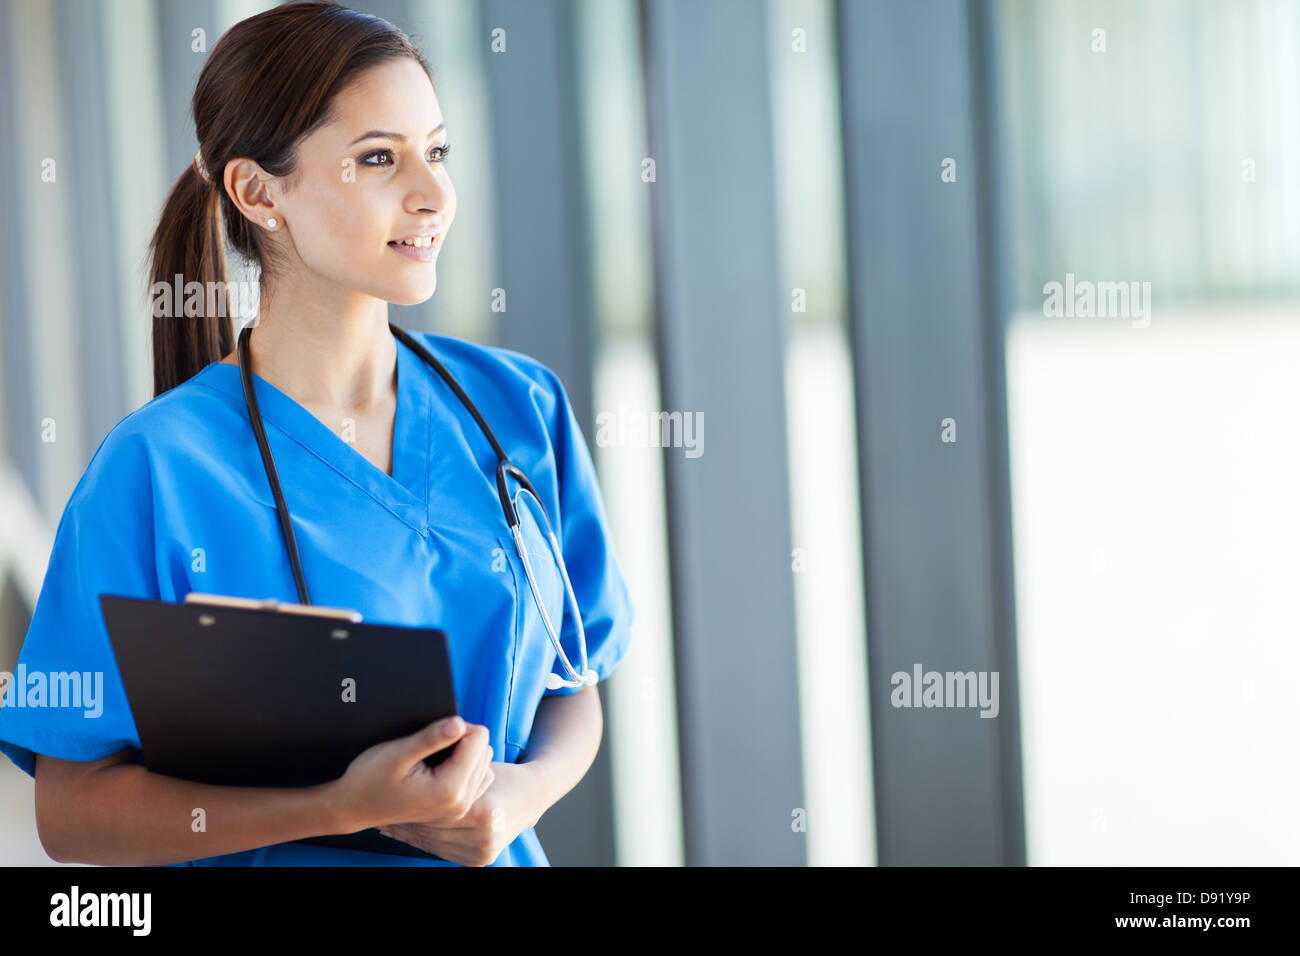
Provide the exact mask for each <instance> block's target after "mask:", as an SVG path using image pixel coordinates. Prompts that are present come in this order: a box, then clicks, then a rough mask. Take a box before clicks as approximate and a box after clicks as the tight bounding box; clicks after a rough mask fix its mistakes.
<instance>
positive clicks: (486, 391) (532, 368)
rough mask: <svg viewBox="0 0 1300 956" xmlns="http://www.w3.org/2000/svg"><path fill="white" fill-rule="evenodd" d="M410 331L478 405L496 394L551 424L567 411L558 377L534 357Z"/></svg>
mask: <svg viewBox="0 0 1300 956" xmlns="http://www.w3.org/2000/svg"><path fill="white" fill-rule="evenodd" d="M407 331H408V332H409V334H410V335H411V336H412V337H413V338H414V339H416V341H418V342H419V343H420V344H421V345H423V346H424V347H425V348H427V349H428V350H429V351H430V352H431V353H433V356H434V357H435V358H437V359H438V360H439V361H440V362H442V363H443V365H444V366H446V368H447V371H449V372H451V374H452V375H453V376H454V377H455V378H456V379H457V381H459V382H460V383H461V385H462V387H463V388H465V390H466V391H467V392H468V393H469V395H470V397H471V398H472V399H474V400H475V401H476V402H477V401H478V400H479V399H478V396H479V395H491V394H493V393H495V394H499V395H502V396H504V397H506V398H507V399H508V400H509V401H510V402H511V404H513V405H516V406H517V405H518V403H519V402H526V403H527V404H528V405H530V406H532V407H533V408H535V409H536V411H537V412H539V413H540V414H541V415H542V416H543V417H544V418H545V419H546V420H547V422H548V423H550V424H554V423H555V421H556V419H557V416H558V415H559V413H561V412H563V411H564V410H565V409H566V408H567V405H568V396H567V395H566V394H565V390H564V384H563V383H562V382H561V381H560V378H559V376H558V375H556V374H555V372H553V371H552V370H551V369H550V368H549V367H548V366H546V365H545V364H543V363H542V362H540V361H539V360H537V359H535V358H533V357H532V356H531V355H525V354H524V353H523V352H517V351H515V350H514V349H507V348H502V347H501V346H496V345H480V344H478V343H476V342H469V341H466V340H465V339H458V338H455V337H453V336H449V335H437V334H435V333H432V332H415V331H411V330H407ZM431 374H436V373H431Z"/></svg>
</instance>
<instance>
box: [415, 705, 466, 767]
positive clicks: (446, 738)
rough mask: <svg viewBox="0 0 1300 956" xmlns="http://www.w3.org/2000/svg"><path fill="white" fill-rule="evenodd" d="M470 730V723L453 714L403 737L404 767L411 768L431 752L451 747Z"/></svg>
mask: <svg viewBox="0 0 1300 956" xmlns="http://www.w3.org/2000/svg"><path fill="white" fill-rule="evenodd" d="M468 730H469V725H468V724H466V723H465V721H463V720H461V719H460V717H458V716H455V715H453V716H451V717H447V718H445V719H444V720H437V721H434V722H433V723H431V724H429V726H427V727H423V728H421V729H420V730H417V731H416V732H415V733H413V734H411V735H410V736H409V737H403V738H401V739H400V741H399V743H400V744H401V754H402V761H401V763H402V769H403V770H409V769H410V768H411V767H412V766H414V765H415V764H416V763H417V762H419V761H421V760H423V759H424V758H425V757H427V756H429V754H433V753H437V752H438V751H439V750H444V749H446V748H447V747H450V746H451V745H452V744H454V743H456V741H458V740H460V738H461V737H464V736H465V734H466V732H467V731H468Z"/></svg>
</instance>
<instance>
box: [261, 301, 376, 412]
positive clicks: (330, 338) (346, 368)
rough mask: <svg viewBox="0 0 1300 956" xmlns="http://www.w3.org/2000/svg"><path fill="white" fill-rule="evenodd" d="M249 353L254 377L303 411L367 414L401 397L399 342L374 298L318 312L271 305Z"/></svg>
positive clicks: (263, 316) (266, 310)
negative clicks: (305, 408) (308, 408)
mask: <svg viewBox="0 0 1300 956" xmlns="http://www.w3.org/2000/svg"><path fill="white" fill-rule="evenodd" d="M248 350H249V355H250V359H251V363H252V371H254V372H256V373H257V374H258V375H259V376H261V377H262V378H264V379H266V381H268V382H270V383H271V384H272V385H274V386H275V387H276V388H278V389H280V391H282V392H284V393H285V394H286V395H289V396H291V397H292V398H293V399H295V400H296V401H298V402H299V403H301V404H303V405H319V406H326V407H329V408H336V409H347V410H356V411H365V410H366V409H369V408H375V407H378V406H380V405H382V404H384V403H385V402H387V401H391V400H392V397H393V395H394V394H395V381H394V380H395V377H396V373H397V339H396V338H394V336H393V334H392V332H391V331H390V330H389V328H388V309H387V303H385V302H384V301H383V300H380V299H375V298H374V297H372V296H364V297H361V298H360V299H359V300H358V301H356V302H354V303H351V305H350V307H345V308H339V309H329V310H320V311H318V312H305V311H303V310H294V311H289V310H283V311H282V310H277V309H276V308H275V307H274V304H273V303H265V304H264V306H263V308H262V309H261V310H260V311H259V318H258V321H257V325H256V326H254V327H253V330H252V333H251V338H250V340H249V343H248Z"/></svg>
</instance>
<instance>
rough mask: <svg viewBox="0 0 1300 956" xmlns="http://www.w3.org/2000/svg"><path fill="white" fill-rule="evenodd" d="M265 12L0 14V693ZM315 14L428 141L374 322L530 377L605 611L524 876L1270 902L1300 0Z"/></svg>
mask: <svg viewBox="0 0 1300 956" xmlns="http://www.w3.org/2000/svg"><path fill="white" fill-rule="evenodd" d="M270 5H271V4H267V3H262V2H258V0H112V2H108V0H102V2H96V0H0V283H2V290H0V350H2V351H3V359H2V361H0V403H3V409H2V414H0V582H2V583H3V592H2V596H0V669H9V670H12V668H13V666H14V662H15V661H16V659H17V654H18V648H19V646H20V644H21V641H22V638H23V636H24V634H25V632H26V628H27V623H28V621H29V619H30V614H31V609H32V607H33V605H34V603H35V600H36V597H37V594H38V593H39V590H40V586H41V581H42V579H43V576H44V573H45V567H46V564H47V561H48V559H49V552H50V546H51V543H52V540H53V531H54V528H55V527H56V525H57V523H58V520H59V517H60V515H61V513H62V510H63V507H64V504H65V502H66V501H67V498H68V495H69V494H70V492H71V490H72V488H73V487H74V485H75V484H76V482H77V480H78V479H79V478H80V476H81V473H82V471H83V470H84V469H85V466H86V464H87V463H88V461H89V460H90V457H91V455H92V454H93V453H94V451H95V449H96V448H97V447H98V445H99V442H100V441H101V440H102V439H103V437H104V435H105V434H106V433H107V432H108V430H109V429H110V428H111V427H112V426H113V425H114V424H115V423H116V422H117V421H118V420H120V419H121V418H122V417H123V416H124V415H126V414H127V413H128V412H130V411H131V410H133V409H135V408H137V407H138V406H139V405H141V404H143V403H144V402H145V401H147V400H148V399H149V398H150V395H151V381H152V380H151V351H150V331H149V330H150V319H149V314H150V313H149V307H148V299H147V291H148V290H147V288H146V278H145V272H144V267H143V263H144V255H145V249H146V244H147V242H148V239H149V236H150V234H151V232H152V230H153V227H154V225H155V223H156V218H157V216H158V213H159V210H160V205H161V202H162V200H163V198H164V196H165V194H166V191H167V189H168V188H169V187H170V185H171V183H172V182H173V181H174V180H175V179H176V178H177V177H178V176H179V175H180V174H181V172H182V171H183V170H184V169H185V167H186V165H188V164H189V162H190V160H191V157H192V156H193V154H194V151H195V148H196V142H195V140H194V130H193V124H192V120H191V118H190V117H189V115H188V107H189V98H190V96H191V94H192V92H193V86H194V81H195V78H196V77H197V75H198V72H199V70H200V69H201V68H202V66H203V63H204V59H205V56H206V53H207V51H208V50H210V49H211V48H212V46H213V45H214V44H215V42H216V40H217V39H218V38H219V36H220V35H221V34H222V33H223V32H224V31H225V30H226V29H227V28H229V26H230V25H232V24H233V23H235V22H236V21H238V20H240V19H243V18H244V17H247V16H250V15H252V14H255V13H257V12H259V11H260V10H263V9H265V8H266V7H268V6H270ZM350 5H351V6H353V7H355V8H356V9H360V10H364V11H367V12H371V13H375V14H379V15H381V16H383V17H385V18H387V19H389V20H391V21H393V22H394V23H396V24H398V25H399V26H401V27H403V28H405V29H406V30H407V31H408V32H411V33H413V34H415V35H417V39H419V40H420V41H421V42H422V44H423V47H424V49H425V52H426V54H427V57H428V59H429V62H430V65H431V67H432V69H433V71H434V75H435V79H436V81H437V83H438V95H439V100H440V104H441V106H442V109H443V112H444V114H445V116H446V119H447V122H448V127H449V131H450V136H449V139H450V141H451V142H452V143H454V144H455V150H454V153H453V154H452V155H451V156H450V157H449V160H448V170H449V172H450V175H451V177H452V179H453V181H454V183H455V186H456V189H457V193H458V197H459V212H458V215H457V226H456V230H455V231H456V235H455V236H454V237H451V240H450V242H449V244H448V246H447V248H446V251H445V252H444V253H443V254H442V256H441V261H442V265H441V268H440V270H439V284H438V291H437V293H436V294H435V296H434V297H433V298H432V299H431V300H430V301H429V302H428V303H425V304H424V305H422V306H420V307H416V308H394V309H393V313H394V315H393V318H394V319H395V320H396V321H398V322H399V323H401V324H403V325H405V326H407V327H409V328H418V329H424V330H431V331H435V332H439V333H442V334H447V335H454V336H458V337H462V338H467V339H471V340H473V341H476V342H481V343H485V344H498V345H503V346H506V347H509V348H514V349H518V350H520V351H523V352H526V353H528V354H530V355H533V356H535V357H537V358H538V359H540V360H542V361H543V362H545V363H546V364H547V365H549V366H550V367H551V368H552V369H554V370H555V371H556V372H557V373H558V374H559V375H560V377H561V379H562V380H563V381H564V382H565V385H566V388H567V390H568V392H569V394H570V396H571V397H572V399H573V402H574V406H575V411H576V412H577V413H578V416H579V419H580V421H581V422H582V423H583V427H584V431H585V433H586V436H587V440H588V443H589V445H590V446H591V448H592V452H593V455H594V456H595V458H596V461H597V466H598V469H599V472H600V477H601V483H602V487H603V491H604V496H605V502H606V506H607V508H608V511H609V516H610V520H611V523H612V528H613V534H614V537H615V541H614V545H615V550H616V552H617V554H618V555H619V559H620V562H621V564H622V566H623V569H624V571H625V573H626V574H627V576H628V579H629V582H630V584H631V586H632V591H633V595H634V598H635V601H636V604H637V610H638V617H637V627H636V633H635V637H634V641H633V644H632V648H631V650H630V651H629V653H628V656H627V657H626V658H625V659H624V661H623V663H622V664H621V665H620V667H619V669H618V670H617V671H616V672H615V674H614V675H613V676H612V677H611V678H610V680H609V681H608V682H607V683H605V684H602V685H601V686H602V699H603V701H604V705H605V713H606V732H605V738H604V741H603V743H602V747H601V753H600V756H599V757H598V759H597V762H596V764H595V766H594V767H593V768H592V771H591V772H590V773H589V774H588V776H587V778H586V779H584V781H583V782H582V783H581V784H580V785H579V787H578V788H577V789H575V790H574V791H573V792H571V793H570V794H569V795H568V797H566V798H565V799H564V800H563V801H561V803H560V804H559V805H557V806H556V807H555V808H553V809H552V810H551V811H550V812H549V813H548V814H547V815H546V816H545V817H544V818H543V819H542V821H541V823H540V824H539V826H538V832H539V835H540V837H541V840H542V844H543V846H544V847H545V848H546V851H547V853H548V855H549V857H550V859H551V861H552V863H553V864H556V865H565V864H589V863H597V864H620V865H681V864H687V865H715V864H776V865H804V864H808V865H872V864H882V865H898V864H1022V863H1028V864H1031V865H1057V864H1085V865H1130V864H1143V865H1147V864H1150V865H1157V864H1176V865H1182V864H1207V865H1221V864H1292V865H1294V864H1297V863H1300V826H1297V823H1296V813H1295V808H1296V806H1297V805H1300V761H1297V760H1296V756H1297V751H1296V743H1295V741H1296V733H1295V709H1294V703H1293V702H1294V687H1293V675H1294V674H1295V673H1297V665H1300V628H1298V627H1297V612H1296V597H1295V595H1296V593H1297V588H1296V581H1297V579H1298V578H1300V551H1298V549H1297V545H1296V542H1297V541H1300V504H1297V496H1296V492H1295V488H1296V478H1297V470H1298V467H1297V466H1298V465H1300V451H1298V449H1300V439H1298V436H1297V426H1296V410H1297V409H1300V375H1297V368H1300V174H1298V173H1297V171H1298V170H1300V2H1294V0H1235V2H1232V3H1224V2H1212V0H1204V2H1196V0H1094V2H1089V3H1082V2H1065V0H1041V2H1031V0H979V2H976V0H972V2H969V3H963V2H958V0H917V2H912V3H895V2H889V0H840V2H833V0H639V2H638V0H572V2H565V0H541V2H526V0H511V2H505V0H382V2H380V0H375V2H357V3H353V4H350ZM51 171H53V172H54V175H53V176H51V175H50V173H51ZM232 278H233V277H232ZM1054 283H1055V284H1057V285H1056V286H1055V287H1054V286H1053V284H1054ZM1054 288H1055V289H1056V291H1055V292H1053V289H1054ZM497 289H506V290H508V291H509V298H508V302H509V308H508V310H507V311H504V312H499V311H494V309H493V301H494V297H493V291H494V290H497ZM1062 290H1064V291H1063V292H1062ZM1080 290H1086V294H1085V292H1083V291H1080ZM1094 291H1095V292H1096V295H1095V296H1094V295H1093V292H1094ZM1121 293H1124V294H1121ZM1062 294H1063V295H1064V299H1065V300H1067V301H1068V304H1065V305H1063V304H1062ZM1057 306H1060V308H1058V307H1057ZM658 411H666V412H680V413H681V414H682V415H683V416H697V418H696V421H698V422H703V423H704V424H706V425H707V427H704V428H702V430H701V431H699V432H697V434H696V436H695V438H696V441H697V443H698V444H697V449H698V451H699V452H700V453H698V454H697V453H696V450H693V449H689V448H687V447H684V446H681V445H680V444H679V445H678V446H675V447H674V446H672V445H669V446H668V447H655V445H656V443H655V442H653V441H638V440H636V436H635V435H633V434H632V433H620V432H618V431H617V430H614V431H613V438H612V440H609V441H603V440H599V439H598V416H601V415H602V413H603V414H606V415H612V416H614V418H615V420H617V419H618V418H619V416H624V417H625V420H630V419H631V418H632V417H634V416H635V415H636V414H637V413H638V412H640V413H646V412H650V413H653V412H658ZM51 426H54V427H51ZM606 437H609V436H608V435H607V436H606ZM52 439H53V440H52ZM688 452H689V454H688ZM928 671H937V672H941V673H947V672H960V673H969V672H974V673H976V674H979V675H982V676H984V677H991V675H992V674H994V673H996V674H997V676H998V683H997V685H996V686H997V688H998V690H997V698H996V700H997V704H996V712H995V714H994V713H991V712H990V710H989V708H985V709H984V710H983V714H985V715H986V716H987V717H988V718H990V719H982V712H981V710H980V709H979V708H973V707H970V706H965V707H962V706H947V707H927V706H921V707H905V706H897V705H898V704H899V703H901V702H908V703H910V702H912V701H911V698H910V692H909V693H908V694H899V693H898V692H897V690H896V688H897V687H898V686H899V682H900V681H901V680H902V679H903V678H908V679H910V678H911V677H912V675H913V674H914V673H918V672H928ZM990 686H992V685H990ZM917 699H918V700H919V699H920V695H919V691H918V697H917ZM947 702H948V703H952V701H951V700H948V701H947ZM0 862H3V863H31V864H48V863H49V862H50V861H49V860H48V859H47V858H46V856H45V854H44V853H43V852H42V850H41V848H40V845H39V842H38V840H37V838H36V830H35V824H34V815H33V802H32V781H31V779H30V778H28V777H27V776H26V775H25V774H23V773H22V772H20V771H18V770H17V768H15V767H14V766H13V765H12V764H10V763H9V762H8V761H7V760H6V761H0Z"/></svg>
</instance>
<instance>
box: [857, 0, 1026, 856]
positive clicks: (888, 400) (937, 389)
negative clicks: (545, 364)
mask: <svg viewBox="0 0 1300 956" xmlns="http://www.w3.org/2000/svg"><path fill="white" fill-rule="evenodd" d="M991 17H992V4H991V3H985V2H979V3H975V4H970V5H968V4H966V3H963V2H960V0H934V2H927V3H892V2H885V0H853V2H848V0H842V2H841V3H840V5H839V18H840V44H841V46H840V69H841V79H842V95H843V111H844V146H845V151H846V162H845V169H846V177H847V183H846V195H847V201H848V210H847V222H848V231H849V255H850V263H851V270H850V274H851V279H850V303H851V306H850V307H851V313H852V331H853V342H854V363H855V372H856V378H857V389H858V428H859V455H860V471H861V474H862V515H863V522H864V558H865V560H864V567H865V574H866V588H865V590H866V598H867V635H868V670H869V674H870V678H871V686H870V692H871V719H872V736H873V747H874V756H875V774H874V776H875V783H876V808H877V829H878V837H877V839H878V847H879V861H880V863H881V864H882V865H900V864H905V865H914V864H919V865H926V864H959V865H1000V864H1023V863H1024V857H1025V853H1024V820H1023V809H1022V796H1021V780H1020V749H1019V708H1018V699H1017V679H1016V663H1015V636H1014V605H1013V599H1012V578H1011V542H1010V517H1009V514H1010V512H1009V487H1008V464H1007V437H1006V409H1005V381H1004V379H1005V375H1004V371H1003V367H1002V349H1003V342H1002V326H1001V317H1002V315H1003V313H1004V312H1005V303H1006V283H1005V280H1004V277H1003V271H1004V262H1005V255H1004V240H1003V234H1002V230H1001V228H1000V226H999V222H998V218H999V215H998V203H997V196H996V192H995V182H994V174H995V173H996V169H997V167H996V165H995V163H996V144H997V140H996V131H995V128H996V122H997V115H996V110H995V109H994V105H995V103H996V98H995V95H994V91H995V90H996V86H995V81H994V77H993V75H992V72H991V70H992V66H993V62H994V61H993V58H992V56H991V55H990V47H991V38H992V36H993V35H994V34H993V31H992V29H991V23H990V21H991ZM947 159H951V160H954V161H955V163H956V166H955V170H956V181H955V182H944V181H942V179H941V172H942V164H943V163H944V161H945V160H947ZM944 419H953V420H954V423H955V430H956V432H955V434H956V439H957V440H956V442H955V443H953V442H945V441H943V440H942V438H943V435H942V425H941V423H942V422H943V420H944ZM917 664H920V665H921V666H922V668H923V670H924V671H938V672H948V671H953V672H969V671H976V672H978V671H988V672H992V671H997V672H998V674H999V684H998V689H999V694H998V698H999V711H998V714H997V716H996V718H993V719H987V718H982V717H981V716H980V715H979V709H978V708H960V707H957V708H934V709H930V708H925V707H919V708H917V707H912V708H905V707H895V706H893V704H892V703H891V693H892V691H893V690H894V685H893V682H892V675H894V674H895V673H896V672H902V673H905V674H907V675H908V676H909V677H910V676H911V675H912V674H913V671H914V667H915V665H917Z"/></svg>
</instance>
